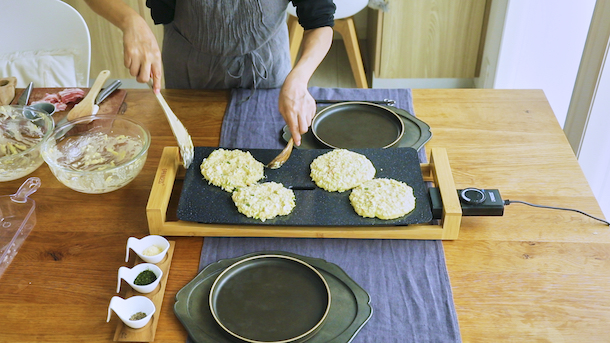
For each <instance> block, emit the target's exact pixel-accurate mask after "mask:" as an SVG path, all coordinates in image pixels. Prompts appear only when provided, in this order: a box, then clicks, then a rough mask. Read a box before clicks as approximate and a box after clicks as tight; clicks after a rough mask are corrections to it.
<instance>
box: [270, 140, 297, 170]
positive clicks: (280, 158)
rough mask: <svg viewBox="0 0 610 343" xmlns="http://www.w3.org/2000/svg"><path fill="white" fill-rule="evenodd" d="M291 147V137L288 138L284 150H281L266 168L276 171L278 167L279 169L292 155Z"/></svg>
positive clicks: (292, 144) (292, 142) (292, 143)
mask: <svg viewBox="0 0 610 343" xmlns="http://www.w3.org/2000/svg"><path fill="white" fill-rule="evenodd" d="M293 146H294V141H293V140H292V137H290V139H289V140H288V143H287V144H286V147H285V148H284V150H282V152H280V153H279V154H278V155H277V156H276V157H275V158H274V159H273V160H271V162H269V163H268V164H267V168H269V169H278V168H279V167H281V166H282V165H283V164H284V163H285V162H286V161H288V158H289V157H290V154H291V153H292V148H293Z"/></svg>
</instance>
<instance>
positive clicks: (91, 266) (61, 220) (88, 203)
mask: <svg viewBox="0 0 610 343" xmlns="http://www.w3.org/2000/svg"><path fill="white" fill-rule="evenodd" d="M162 94H163V95H164V97H165V98H166V100H167V102H168V103H169V105H170V107H171V108H172V109H173V111H174V113H175V114H176V115H177V116H178V117H179V118H180V120H181V121H182V123H183V124H184V125H185V126H186V128H187V129H188V130H189V133H190V134H191V136H192V140H193V143H194V145H195V146H210V147H215V146H218V144H219V136H220V127H221V123H222V119H223V115H224V112H225V108H226V106H227V103H228V101H229V100H230V93H229V92H228V91H206V90H172V89H168V90H163V91H162ZM125 103H126V105H127V107H126V111H125V113H124V114H123V115H124V116H127V117H130V118H134V119H136V120H138V121H140V122H141V123H143V124H144V125H145V126H146V127H147V128H148V129H149V130H150V133H151V135H152V143H151V146H150V149H149V153H148V159H147V161H146V164H145V166H144V169H143V170H142V171H141V173H140V174H139V175H138V176H137V178H136V179H135V180H133V181H132V182H131V183H130V184H128V185H127V186H125V187H123V188H121V189H119V190H116V191H114V192H110V193H106V194H83V193H79V192H76V191H73V190H71V189H69V188H67V187H66V186H64V185H62V184H61V183H60V182H59V181H57V180H56V179H55V177H54V176H53V174H52V173H51V172H50V170H49V168H48V167H47V166H46V165H42V166H41V167H40V168H38V169H37V170H36V171H35V172H33V173H32V174H31V175H29V176H37V177H39V178H40V179H41V181H42V185H41V187H40V189H38V191H37V192H36V193H34V194H33V195H31V198H32V199H34V200H35V202H36V217H37V222H36V225H35V227H34V229H33V230H32V232H31V233H30V235H29V237H28V238H27V240H26V241H25V243H24V244H23V245H22V246H21V249H20V250H19V252H18V254H17V255H16V257H15V258H14V260H13V262H12V263H11V264H10V266H9V267H8V268H7V270H6V271H5V273H4V275H3V276H2V277H1V278H0V342H2V343H4V342H11V343H17V342H64V343H71V342H89V343H90V342H111V341H113V337H114V334H115V330H116V327H117V323H119V319H118V318H117V316H116V315H114V314H113V316H112V317H111V320H110V322H106V316H107V314H108V305H109V301H110V299H111V298H112V297H113V296H114V295H116V294H117V293H116V286H117V270H118V268H119V267H121V266H128V265H129V263H126V262H125V252H126V242H127V239H128V238H129V237H138V238H141V237H144V236H146V235H148V234H149V228H148V223H147V216H146V205H147V201H148V197H149V195H150V191H151V185H152V183H153V180H154V177H155V173H156V171H157V166H158V165H159V162H160V158H161V154H162V151H163V149H164V147H168V146H176V145H177V144H176V140H175V138H174V137H173V135H172V131H171V129H170V127H169V125H168V122H167V120H166V119H165V116H164V113H163V112H162V109H161V107H160V106H159V105H158V103H157V101H156V99H155V96H154V95H153V94H152V92H151V91H150V90H146V89H128V90H127V97H126V100H125ZM413 103H414V108H415V112H416V115H417V116H418V118H420V119H421V120H423V121H424V122H426V123H428V124H429V125H430V127H431V128H432V133H433V136H432V139H431V140H430V141H429V142H428V143H427V144H426V145H425V148H426V149H427V150H428V151H429V149H431V148H434V147H442V148H445V149H446V150H447V155H448V158H449V162H450V165H451V170H452V174H453V178H454V181H455V184H456V187H457V188H458V189H461V188H466V187H477V188H483V189H498V190H499V191H500V193H501V196H502V198H503V199H510V200H522V201H527V202H530V203H535V204H541V205H549V206H559V207H565V208H574V209H578V210H581V211H584V212H587V213H589V214H591V215H594V216H598V217H602V216H603V215H602V212H601V210H600V207H599V205H598V203H597V201H596V200H595V197H594V195H593V193H592V191H591V189H590V187H589V185H588V183H587V180H586V179H585V176H584V174H583V172H582V170H581V168H580V166H579V164H578V161H577V159H576V157H575V156H574V153H573V152H572V149H571V148H570V145H569V144H568V141H567V139H566V137H565V135H564V133H563V131H562V129H561V127H560V125H559V123H558V122H557V119H556V117H555V115H554V114H553V111H552V109H551V107H550V105H549V103H548V101H547V99H546V97H545V95H544V93H543V92H542V91H541V90H490V89H414V90H413ZM25 179H26V177H24V178H21V179H18V180H14V181H8V182H2V183H0V194H1V195H8V194H13V193H15V191H16V190H17V189H18V188H19V186H20V185H21V184H22V183H23V182H24V180H25ZM179 191H180V189H176V192H177V193H179ZM172 215H174V216H175V214H172V213H168V217H171V216H172ZM167 238H168V239H169V240H171V241H173V242H175V248H174V253H173V258H172V261H171V268H170V271H169V276H168V279H167V283H166V288H165V294H164V298H163V302H162V307H161V310H160V313H159V319H158V325H157V328H156V335H155V342H179V343H184V342H185V341H186V339H187V332H186V330H185V329H184V328H183V326H182V325H181V323H180V322H179V320H178V319H177V317H176V316H175V315H174V312H173V305H174V301H175V300H174V297H175V295H176V293H177V292H178V291H179V290H180V289H181V288H182V287H183V286H184V285H185V284H186V283H187V282H189V281H190V280H191V279H193V278H194V277H195V276H196V274H197V272H198V264H199V257H200V252H201V248H202V244H203V240H204V238H202V237H196V236H195V237H167ZM609 243H610V228H609V227H608V226H607V225H604V224H603V223H601V222H598V221H596V220H593V219H591V218H589V217H587V216H584V215H581V214H579V213H575V212H571V211H560V210H552V209H544V208H535V207H530V206H526V205H523V204H510V205H507V206H506V208H505V210H504V215H503V216H464V217H463V218H462V221H461V228H460V233H459V237H458V239H457V240H446V241H443V247H444V251H445V259H446V264H447V269H448V274H449V277H450V280H451V286H452V292H453V298H454V303H455V308H456V311H457V316H458V320H459V327H460V332H461V336H462V340H463V341H464V342H604V341H605V342H608V341H610V332H609V330H608V328H607V324H608V323H609V322H610V244H609ZM356 341H357V340H356Z"/></svg>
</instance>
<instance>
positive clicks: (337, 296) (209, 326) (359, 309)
mask: <svg viewBox="0 0 610 343" xmlns="http://www.w3.org/2000/svg"><path fill="white" fill-rule="evenodd" d="M258 255H284V256H289V257H293V258H297V259H299V260H302V261H304V262H306V263H308V264H309V265H311V266H312V267H314V268H316V269H317V270H318V271H319V272H320V274H322V276H324V279H325V280H326V282H327V283H328V286H329V288H330V292H331V297H332V301H331V306H330V311H329V313H328V316H327V318H326V320H325V322H324V325H323V326H322V328H321V329H320V331H318V332H317V333H316V334H315V335H314V336H313V337H312V338H310V339H309V340H307V343H347V342H350V341H351V340H352V339H353V338H354V337H355V336H356V334H357V333H358V332H359V331H360V329H361V328H362V327H363V326H364V325H365V324H366V322H367V321H368V320H369V318H370V317H371V315H372V313H373V308H372V307H371V305H370V300H371V299H370V296H369V294H368V293H367V292H366V291H365V290H364V289H362V287H360V286H359V285H358V284H357V283H356V282H354V280H352V279H351V278H350V277H349V276H348V275H347V274H346V273H345V271H343V269H341V268H340V267H339V266H337V265H336V264H333V263H330V262H327V261H325V260H322V259H318V258H312V257H307V256H301V255H298V254H293V253H289V252H283V251H266V252H257V253H251V254H247V255H244V256H240V257H236V258H231V259H225V260H219V261H218V262H215V263H212V264H209V265H208V266H206V267H205V268H204V269H203V270H202V271H201V272H199V274H198V275H197V276H196V277H195V278H194V279H193V280H191V281H190V282H189V283H188V284H186V285H185V286H184V287H183V288H182V289H181V290H180V291H178V293H177V294H176V303H175V304H174V313H175V314H176V316H177V317H178V319H179V320H180V322H181V323H182V325H183V326H184V327H185V329H186V330H187V332H188V333H189V336H190V337H191V339H192V340H193V341H194V342H196V343H209V342H218V343H232V342H234V340H232V338H230V336H229V335H228V334H227V333H225V332H224V331H223V330H222V329H221V328H220V326H218V324H217V323H216V321H215V320H214V318H213V317H212V313H211V311H210V305H209V301H208V299H209V296H210V290H211V288H212V284H213V283H214V281H215V280H216V278H217V277H218V275H219V274H220V273H221V272H222V271H224V270H225V269H226V268H228V267H229V266H231V265H233V264H234V263H236V262H238V261H241V260H243V259H246V258H249V257H252V256H258Z"/></svg>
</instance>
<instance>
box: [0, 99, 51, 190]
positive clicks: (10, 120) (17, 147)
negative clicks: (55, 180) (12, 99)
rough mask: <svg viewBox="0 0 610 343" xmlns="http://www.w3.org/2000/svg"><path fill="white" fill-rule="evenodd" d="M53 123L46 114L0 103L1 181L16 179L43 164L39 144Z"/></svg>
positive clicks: (47, 134)
mask: <svg viewBox="0 0 610 343" xmlns="http://www.w3.org/2000/svg"><path fill="white" fill-rule="evenodd" d="M54 125H55V124H54V123H53V119H51V117H50V116H49V115H48V114H46V113H45V112H42V111H39V110H36V109H34V108H32V107H24V106H12V105H6V106H0V181H10V180H16V179H19V178H21V177H24V176H26V175H28V174H30V173H32V172H33V171H34V170H36V169H38V167H40V165H42V163H43V162H44V161H43V159H42V156H41V155H40V146H41V145H42V143H43V141H44V140H45V139H47V138H48V137H50V136H51V134H52V133H53V127H54Z"/></svg>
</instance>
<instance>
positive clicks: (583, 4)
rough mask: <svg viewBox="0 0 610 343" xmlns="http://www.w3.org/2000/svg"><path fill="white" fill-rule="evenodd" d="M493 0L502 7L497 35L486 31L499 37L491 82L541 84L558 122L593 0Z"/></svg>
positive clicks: (522, 85)
mask: <svg viewBox="0 0 610 343" xmlns="http://www.w3.org/2000/svg"><path fill="white" fill-rule="evenodd" d="M495 2H499V3H500V4H502V3H506V12H505V17H504V18H503V19H504V27H503V31H502V33H501V35H502V36H501V37H498V36H497V34H496V35H495V36H494V35H493V34H492V35H491V37H488V38H489V39H492V40H494V39H495V40H497V39H501V43H500V47H499V50H498V55H497V64H496V65H495V66H496V69H495V75H493V76H492V77H493V78H494V79H493V82H491V84H492V88H497V89H542V90H544V93H545V94H546V97H547V99H548V100H549V103H550V104H551V107H552V108H553V112H554V113H555V115H556V116H557V120H558V121H559V123H560V125H561V126H562V127H563V124H564V122H565V118H566V115H567V112H568V106H569V103H570V97H571V95H572V90H573V88H574V81H575V80H576V74H577V73H578V67H579V64H580V59H581V56H582V52H583V48H584V45H585V41H586V38H587V32H588V30H589V24H590V23H591V16H592V14H593V8H594V6H595V0H580V1H571V0H502V1H497V0H494V1H493V2H492V6H493V5H495V4H494V3H495ZM500 9H501V10H502V9H503V8H501V6H500ZM493 15H494V12H493V9H492V16H493ZM495 15H496V16H498V15H497V13H496V14H495ZM500 19H502V18H500ZM495 20H496V21H497V20H498V19H497V18H496V19H495ZM494 23H496V22H490V27H492V28H493V27H494V26H493V25H494ZM486 44H487V43H486ZM496 44H497V41H496ZM496 49H498V48H496ZM492 56H493V55H492ZM484 62H485V60H484ZM490 63H491V64H493V63H494V61H490ZM484 68H485V65H483V70H484ZM482 76H484V75H482ZM485 83H486V84H489V82H485Z"/></svg>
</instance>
